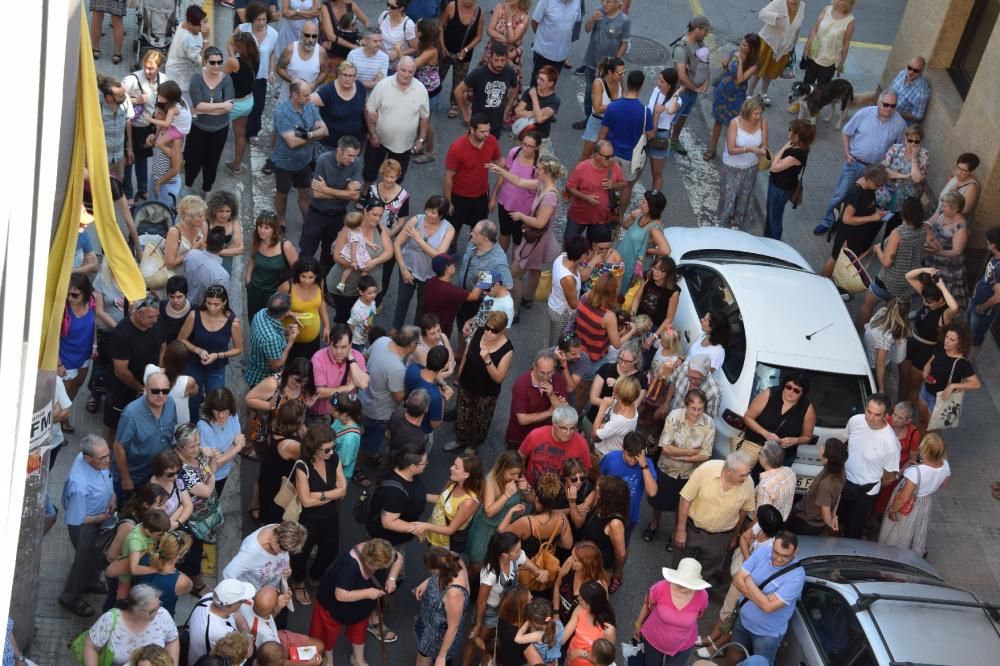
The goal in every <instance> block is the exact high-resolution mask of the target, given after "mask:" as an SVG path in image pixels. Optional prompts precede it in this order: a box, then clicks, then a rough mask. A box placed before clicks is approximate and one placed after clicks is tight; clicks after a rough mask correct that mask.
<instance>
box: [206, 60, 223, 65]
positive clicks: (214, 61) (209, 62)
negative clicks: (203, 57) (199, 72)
mask: <svg viewBox="0 0 1000 666" xmlns="http://www.w3.org/2000/svg"><path fill="white" fill-rule="evenodd" d="M208 64H209V65H221V64H222V61H221V60H209V61H208Z"/></svg>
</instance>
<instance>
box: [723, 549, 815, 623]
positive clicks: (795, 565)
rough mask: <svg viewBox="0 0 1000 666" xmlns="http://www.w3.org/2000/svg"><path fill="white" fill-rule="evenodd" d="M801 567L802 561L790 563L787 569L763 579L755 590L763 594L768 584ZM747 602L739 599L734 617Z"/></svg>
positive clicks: (748, 599) (745, 598)
mask: <svg viewBox="0 0 1000 666" xmlns="http://www.w3.org/2000/svg"><path fill="white" fill-rule="evenodd" d="M801 566H802V561H801V560H799V561H798V562H792V563H791V564H789V565H788V566H787V567H782V568H781V569H778V570H777V571H775V572H774V573H773V574H771V575H770V576H768V577H767V578H765V579H764V582H762V583H760V584H759V585H757V589H759V590H760V591H761V592H762V593H763V592H764V588H765V587H766V586H767V584H768V583H770V582H772V581H774V580H775V579H777V578H780V577H782V576H784V575H785V574H786V573H788V572H789V571H792V570H794V569H798V568H799V567H801ZM748 601H750V598H749V597H743V598H742V599H740V603H738V604H737V605H736V610H735V611H733V614H734V616H738V615H739V614H740V609H741V608H743V604H745V603H746V602H748Z"/></svg>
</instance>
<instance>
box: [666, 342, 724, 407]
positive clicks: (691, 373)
mask: <svg viewBox="0 0 1000 666" xmlns="http://www.w3.org/2000/svg"><path fill="white" fill-rule="evenodd" d="M695 388H696V389H699V390H700V391H701V392H702V393H704V394H705V401H706V402H705V413H706V414H708V415H709V416H710V417H712V418H715V417H716V416H718V415H719V406H720V405H721V404H722V390H721V389H720V388H719V382H717V381H716V380H715V376H714V375H712V361H711V359H709V358H708V356H705V355H704V354H696V355H695V356H690V357H688V359H687V360H686V361H684V362H683V363H681V364H680V365H678V366H677V367H676V368H674V371H673V373H671V375H670V386H669V387H667V398H666V400H664V401H663V406H662V407H661V408H660V410H658V411H657V413H656V416H655V418H656V420H661V419H664V418H666V416H667V414H668V413H669V412H672V411H674V410H675V409H681V408H682V407H684V398H686V397H687V394H688V391H690V390H691V389H695ZM667 405H669V408H668V407H667Z"/></svg>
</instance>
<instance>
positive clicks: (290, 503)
mask: <svg viewBox="0 0 1000 666" xmlns="http://www.w3.org/2000/svg"><path fill="white" fill-rule="evenodd" d="M299 463H302V468H303V469H304V470H305V471H306V478H307V479H308V478H309V466H308V465H306V464H305V463H304V462H302V461H301V460H296V461H295V462H294V463H293V464H292V469H291V471H290V472H289V473H288V476H283V477H281V487H280V488H278V492H277V493H275V495H274V503H275V504H277V505H278V506H280V507H281V508H283V509H284V510H285V513H284V514H282V516H281V519H282V520H291V521H295V522H298V521H299V516H300V515H302V502H300V501H299V494H298V493H297V492H296V490H295V469H296V468H297V467H298V466H299Z"/></svg>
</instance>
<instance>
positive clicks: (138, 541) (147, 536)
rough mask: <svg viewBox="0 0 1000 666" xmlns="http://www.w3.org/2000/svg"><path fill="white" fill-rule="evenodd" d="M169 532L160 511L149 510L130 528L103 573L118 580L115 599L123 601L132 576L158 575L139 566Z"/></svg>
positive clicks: (163, 514) (167, 519)
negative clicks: (118, 553) (139, 521)
mask: <svg viewBox="0 0 1000 666" xmlns="http://www.w3.org/2000/svg"><path fill="white" fill-rule="evenodd" d="M169 531H170V518H169V517H168V516H167V514H166V513H164V512H163V511H161V510H160V509H149V510H147V511H146V513H144V514H142V522H141V523H139V524H138V525H136V526H135V527H133V528H132V531H131V532H129V533H128V536H127V537H125V543H123V544H122V550H121V555H120V556H119V557H118V559H117V560H116V561H114V562H112V563H111V564H109V565H108V567H107V569H105V571H104V573H105V575H107V576H108V578H117V579H118V591H117V592H116V598H117V599H124V598H125V597H126V596H128V591H129V590H130V589H131V588H132V576H143V575H148V574H155V573H159V572H158V571H157V570H156V569H154V568H153V567H150V566H146V565H142V564H139V561H140V560H141V559H142V557H143V556H144V555H148V554H150V553H151V551H152V547H153V545H154V544H156V543H157V542H158V541H159V539H160V537H161V536H163V534H164V533H166V532H169Z"/></svg>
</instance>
